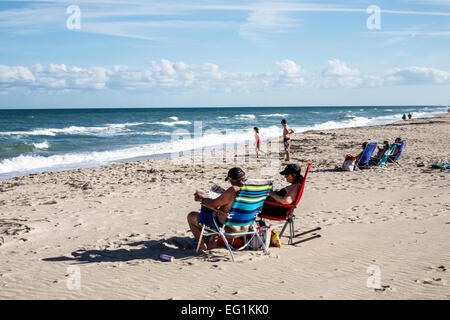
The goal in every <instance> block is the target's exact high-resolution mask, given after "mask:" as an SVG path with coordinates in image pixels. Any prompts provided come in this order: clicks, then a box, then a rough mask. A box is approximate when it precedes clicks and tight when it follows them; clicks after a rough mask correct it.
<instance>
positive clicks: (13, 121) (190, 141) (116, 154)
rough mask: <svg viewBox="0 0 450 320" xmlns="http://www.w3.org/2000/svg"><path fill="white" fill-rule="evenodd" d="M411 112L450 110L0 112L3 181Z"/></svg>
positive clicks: (398, 116) (0, 175) (393, 118)
mask: <svg viewBox="0 0 450 320" xmlns="http://www.w3.org/2000/svg"><path fill="white" fill-rule="evenodd" d="M409 112H410V113H412V115H413V117H414V118H417V117H430V116H433V115H436V114H439V113H444V112H447V107H439V106H428V107H424V106H422V107H413V106H404V107H399V106H396V107H345V106H343V107H261V108H255V107H242V108H147V109H128V108H123V109H52V110H0V179H5V178H9V177H14V176H20V175H24V174H28V173H37V172H42V171H54V170H64V169H75V168H81V167H90V166H97V165H102V164H109V163H114V162H120V161H123V160H125V159H133V158H145V157H152V156H161V155H167V154H168V153H171V152H182V151H187V150H192V149H194V148H201V147H206V148H211V147H216V146H217V147H220V146H223V144H224V143H237V144H243V143H247V142H249V141H253V139H254V138H253V131H252V128H253V127H254V126H257V127H259V128H260V133H261V137H262V139H263V140H265V139H268V138H272V137H276V136H280V135H281V133H282V130H281V126H280V121H281V119H283V118H285V119H287V121H288V124H289V125H290V126H291V127H293V128H294V130H295V131H297V132H301V131H306V130H311V129H313V130H314V129H317V130H322V129H332V128H343V127H355V126H367V125H375V124H386V123H390V122H393V121H397V120H400V119H401V116H402V115H403V113H409ZM194 125H195V126H196V128H197V129H196V130H197V131H196V132H195V133H196V134H195V135H194ZM199 127H201V131H200V129H199ZM180 139H182V140H180Z"/></svg>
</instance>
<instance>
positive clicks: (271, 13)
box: [239, 9, 300, 41]
mask: <svg viewBox="0 0 450 320" xmlns="http://www.w3.org/2000/svg"><path fill="white" fill-rule="evenodd" d="M299 25H300V24H299V22H298V20H295V19H293V18H291V17H290V16H289V13H287V12H282V11H278V10H276V9H260V10H255V11H252V12H250V13H249V14H248V16H247V19H246V22H245V23H243V24H241V25H240V27H239V34H240V35H241V36H244V37H248V38H250V39H251V40H255V41H261V40H264V38H265V37H266V36H267V35H268V34H277V33H287V32H290V31H292V30H293V29H294V28H298V27H299Z"/></svg>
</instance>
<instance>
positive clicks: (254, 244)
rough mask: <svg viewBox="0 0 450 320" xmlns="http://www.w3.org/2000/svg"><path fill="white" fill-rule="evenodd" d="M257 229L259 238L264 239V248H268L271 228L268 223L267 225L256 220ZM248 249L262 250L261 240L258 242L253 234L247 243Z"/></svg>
mask: <svg viewBox="0 0 450 320" xmlns="http://www.w3.org/2000/svg"><path fill="white" fill-rule="evenodd" d="M256 225H257V227H256V229H257V230H258V234H259V236H260V237H261V239H262V240H263V241H264V244H265V245H266V248H269V246H270V238H271V229H270V225H267V224H266V223H265V222H263V221H261V222H257V223H256ZM248 249H249V250H263V247H262V244H261V242H259V239H258V237H257V236H254V237H253V239H252V240H251V241H250V242H249V244H248Z"/></svg>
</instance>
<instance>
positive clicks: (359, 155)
mask: <svg viewBox="0 0 450 320" xmlns="http://www.w3.org/2000/svg"><path fill="white" fill-rule="evenodd" d="M361 147H362V151H361V152H360V154H358V155H357V156H356V157H355V156H352V155H351V154H347V155H346V156H345V159H348V158H356V163H358V161H359V158H361V156H362V154H363V152H364V149H365V148H366V147H367V142H363V144H362V145H361Z"/></svg>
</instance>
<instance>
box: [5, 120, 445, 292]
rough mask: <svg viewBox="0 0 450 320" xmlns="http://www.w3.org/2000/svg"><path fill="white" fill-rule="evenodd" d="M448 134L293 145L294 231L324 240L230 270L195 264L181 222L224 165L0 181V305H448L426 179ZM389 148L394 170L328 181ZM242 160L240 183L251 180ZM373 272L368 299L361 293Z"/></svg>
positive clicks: (372, 131) (431, 189) (349, 133)
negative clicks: (298, 171)
mask: <svg viewBox="0 0 450 320" xmlns="http://www.w3.org/2000/svg"><path fill="white" fill-rule="evenodd" d="M449 125H450V115H449V114H444V115H441V116H439V117H434V118H424V119H413V120H408V121H403V120H402V121H399V122H396V123H393V124H389V125H382V126H372V127H359V128H346V129H331V130H322V131H311V132H302V133H298V134H295V135H292V136H291V139H292V145H291V159H292V161H291V162H292V163H297V164H299V165H300V166H301V167H302V169H303V170H304V169H305V165H306V164H307V163H310V162H311V163H312V164H313V167H312V169H311V171H310V173H309V175H308V178H307V181H306V186H305V191H304V194H303V197H302V199H301V201H300V203H299V206H298V208H297V209H296V211H295V213H296V216H297V220H296V233H302V232H304V231H306V230H310V229H313V228H316V227H318V226H320V227H321V228H322V230H321V231H320V234H321V235H322V237H321V238H318V239H314V240H311V241H306V242H302V243H301V244H299V245H297V246H290V245H288V244H287V238H285V237H283V238H282V239H281V241H282V247H281V248H275V247H270V249H269V250H270V255H268V256H266V255H264V254H263V253H262V252H261V251H241V252H237V253H236V254H235V258H236V260H237V262H236V263H233V262H231V259H230V257H229V254H228V252H227V250H226V249H214V250H211V251H209V252H205V253H196V252H195V245H194V243H193V236H192V233H191V232H189V231H188V230H189V227H188V225H187V221H186V215H187V214H188V213H189V212H191V211H198V210H199V203H198V202H195V201H193V193H194V192H195V190H208V189H209V187H210V186H211V184H212V183H218V184H219V185H221V186H222V187H226V186H228V184H227V182H225V181H224V178H225V175H226V173H227V171H228V169H229V168H230V166H232V164H231V163H211V164H208V163H206V164H201V165H200V164H194V165H190V164H183V163H180V164H179V165H173V164H171V163H168V161H167V160H166V159H152V160H143V161H138V162H128V163H121V164H113V165H109V166H102V167H95V168H89V169H79V170H71V171H61V172H52V173H50V172H49V173H42V174H35V175H29V176H24V177H20V178H13V179H9V180H2V181H0V299H180V300H184V299H227V300H237V299H450V295H449V283H450V271H449V270H450V214H449V212H450V203H449V201H448V199H449V196H450V180H449V178H450V176H449V173H450V172H449V171H448V170H446V171H445V170H439V169H430V168H429V165H430V164H432V163H434V162H447V161H449V159H450V148H449V141H450V131H449V130H448V128H449ZM398 136H401V137H402V138H407V139H408V142H407V146H406V149H405V150H404V152H403V153H402V156H401V158H400V159H399V164H400V166H397V165H394V164H390V165H388V166H387V167H382V168H379V167H374V168H371V169H368V170H360V171H354V172H337V171H335V170H333V168H334V167H335V166H336V165H341V164H342V162H343V159H344V156H345V154H346V153H353V152H357V151H358V150H360V149H361V147H360V145H361V143H362V142H363V141H367V140H368V139H369V138H370V139H371V140H372V141H374V140H375V141H383V140H386V139H389V141H393V139H395V138H396V137H398ZM242 149H244V151H245V148H242ZM251 150H253V148H251ZM279 155H280V154H278V155H277V156H279ZM219 156H220V155H219ZM221 156H222V157H223V156H226V155H224V153H223V152H222V153H221ZM219 158H220V157H219ZM231 158H232V159H234V157H231ZM243 159H244V160H245V159H248V161H247V162H241V165H242V168H243V169H244V171H245V172H246V173H247V175H248V176H249V177H255V178H256V177H257V176H259V175H261V174H262V172H261V166H262V163H261V162H256V161H253V160H255V159H254V158H253V157H251V156H247V157H246V154H245V152H244V154H243ZM237 160H239V157H237ZM422 164H423V166H422ZM283 167H284V164H283V163H282V162H278V163H276V167H275V168H273V169H274V173H272V174H273V177H274V188H275V189H279V188H282V187H284V186H286V181H285V180H284V179H283V177H281V176H280V175H279V173H278V172H279V171H280V169H281V168H283ZM270 224H271V226H272V227H273V228H275V229H277V230H278V231H280V230H281V227H282V223H278V222H272V221H271V222H270ZM298 240H306V239H305V237H304V236H301V237H298ZM162 253H164V254H168V255H172V256H174V257H175V260H174V262H172V263H166V262H163V261H161V260H160V259H159V255H160V254H162ZM73 268H79V269H77V270H78V271H79V275H80V281H81V282H80V287H79V288H78V289H74V288H73V287H71V286H70V285H68V283H70V280H71V275H72V274H73ZM370 268H371V269H370ZM373 268H379V270H380V277H381V279H380V282H381V286H380V287H378V288H373V287H368V285H367V283H368V280H369V277H370V273H369V271H370V270H373ZM230 275H233V277H230ZM261 279H264V280H263V281H262V280H261ZM286 279H289V281H287V280H286ZM274 287H277V288H280V290H278V291H277V294H276V295H274V294H273V288H274ZM131 288H132V289H131Z"/></svg>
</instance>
